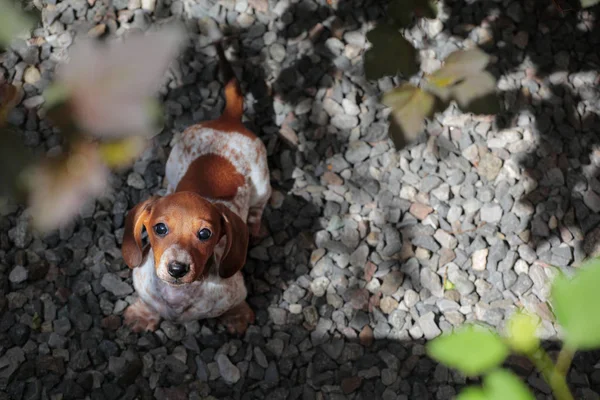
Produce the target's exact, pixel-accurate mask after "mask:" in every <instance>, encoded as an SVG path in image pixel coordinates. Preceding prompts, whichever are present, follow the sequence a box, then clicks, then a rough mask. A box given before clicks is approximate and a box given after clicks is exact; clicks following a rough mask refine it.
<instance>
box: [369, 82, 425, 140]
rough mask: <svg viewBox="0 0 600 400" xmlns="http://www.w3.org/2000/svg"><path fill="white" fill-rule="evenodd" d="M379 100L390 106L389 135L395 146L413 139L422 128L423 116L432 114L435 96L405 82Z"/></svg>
mask: <svg viewBox="0 0 600 400" xmlns="http://www.w3.org/2000/svg"><path fill="white" fill-rule="evenodd" d="M381 102H382V103H383V104H384V105H386V106H388V107H391V109H392V112H391V114H390V121H391V124H390V125H391V126H390V135H391V137H392V140H393V141H394V144H395V145H396V147H402V146H403V145H404V144H405V142H406V140H407V139H408V140H414V139H415V138H416V137H417V135H418V134H419V132H421V130H422V128H423V122H424V121H425V118H429V117H431V116H432V115H433V112H434V106H435V97H434V96H433V95H431V94H430V93H427V92H426V91H424V90H421V89H419V88H418V87H416V86H413V85H411V84H408V83H405V84H404V85H402V86H400V87H397V88H396V89H393V90H392V91H390V92H387V93H385V94H384V95H383V98H382V99H381Z"/></svg>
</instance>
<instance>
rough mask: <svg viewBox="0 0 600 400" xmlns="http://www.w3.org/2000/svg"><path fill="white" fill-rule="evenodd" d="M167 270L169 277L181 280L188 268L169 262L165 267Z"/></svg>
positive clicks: (178, 263)
mask: <svg viewBox="0 0 600 400" xmlns="http://www.w3.org/2000/svg"><path fill="white" fill-rule="evenodd" d="M167 269H168V270H169V275H171V276H172V277H173V278H181V277H183V276H185V274H187V273H188V271H189V270H190V266H189V265H188V264H183V263H180V262H177V261H171V262H170V263H169V265H167Z"/></svg>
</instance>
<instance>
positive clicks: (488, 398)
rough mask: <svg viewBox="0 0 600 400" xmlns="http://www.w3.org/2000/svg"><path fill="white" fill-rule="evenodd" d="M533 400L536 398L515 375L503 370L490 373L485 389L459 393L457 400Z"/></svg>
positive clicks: (484, 383)
mask: <svg viewBox="0 0 600 400" xmlns="http://www.w3.org/2000/svg"><path fill="white" fill-rule="evenodd" d="M507 399H510V400H533V399H534V397H533V395H532V394H531V392H530V391H529V390H528V389H527V387H526V386H525V385H524V384H523V383H522V382H521V381H520V380H519V378H518V377H517V376H515V374H513V373H512V372H509V371H507V370H503V369H497V370H494V371H492V372H490V373H489V374H488V375H487V376H486V377H485V378H484V380H483V387H481V388H479V387H474V386H470V387H467V388H465V389H464V390H463V391H462V392H460V393H459V395H458V397H457V400H507Z"/></svg>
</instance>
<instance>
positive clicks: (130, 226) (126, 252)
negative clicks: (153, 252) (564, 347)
mask: <svg viewBox="0 0 600 400" xmlns="http://www.w3.org/2000/svg"><path fill="white" fill-rule="evenodd" d="M157 198H158V196H152V197H150V198H149V199H148V200H144V201H142V202H140V203H138V204H137V205H136V206H135V207H133V208H132V209H131V211H129V212H128V213H127V217H126V218H125V232H124V233H123V245H122V246H121V253H122V254H123V260H124V261H125V264H127V266H128V267H129V268H135V267H139V266H140V264H141V263H142V227H143V226H144V224H145V223H146V221H147V220H148V217H149V216H150V209H151V207H152V204H154V202H155V201H156V199H157Z"/></svg>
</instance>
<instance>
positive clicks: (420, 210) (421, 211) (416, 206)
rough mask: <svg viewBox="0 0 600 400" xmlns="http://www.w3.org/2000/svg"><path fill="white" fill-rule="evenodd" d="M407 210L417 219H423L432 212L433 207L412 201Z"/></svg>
mask: <svg viewBox="0 0 600 400" xmlns="http://www.w3.org/2000/svg"><path fill="white" fill-rule="evenodd" d="M409 212H410V213H411V214H412V215H414V216H415V217H416V218H417V219H419V220H421V221H422V220H424V219H425V218H426V217H427V216H428V215H429V214H431V213H432V212H433V208H431V207H429V206H427V205H425V204H421V203H413V204H412V205H411V206H410V210H409Z"/></svg>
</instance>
